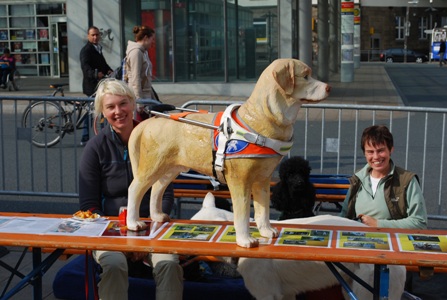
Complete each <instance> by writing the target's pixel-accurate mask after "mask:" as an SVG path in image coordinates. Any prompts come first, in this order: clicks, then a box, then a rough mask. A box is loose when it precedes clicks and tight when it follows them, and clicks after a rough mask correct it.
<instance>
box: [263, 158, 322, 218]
mask: <svg viewBox="0 0 447 300" xmlns="http://www.w3.org/2000/svg"><path fill="white" fill-rule="evenodd" d="M311 170H312V169H311V167H310V166H309V162H308V161H307V160H305V159H303V158H302V157H299V156H294V157H291V158H289V159H286V160H284V161H283V162H281V164H280V166H279V179H280V181H279V182H278V183H277V184H276V185H275V186H274V187H273V188H272V198H271V201H272V206H273V208H275V209H276V210H277V211H280V212H281V215H280V216H279V220H286V219H293V218H305V217H312V216H314V213H313V208H314V205H315V188H314V186H313V184H312V183H311V182H310V179H309V177H310V171H311Z"/></svg>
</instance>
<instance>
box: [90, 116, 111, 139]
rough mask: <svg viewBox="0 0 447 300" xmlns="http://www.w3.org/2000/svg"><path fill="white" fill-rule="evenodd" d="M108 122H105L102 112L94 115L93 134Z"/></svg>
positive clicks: (96, 133)
mask: <svg viewBox="0 0 447 300" xmlns="http://www.w3.org/2000/svg"><path fill="white" fill-rule="evenodd" d="M108 124H109V123H108V122H107V119H106V118H104V116H103V114H100V115H97V116H95V120H94V122H93V132H94V133H95V135H98V133H99V132H100V131H101V130H102V129H103V128H104V127H105V126H107V125H108Z"/></svg>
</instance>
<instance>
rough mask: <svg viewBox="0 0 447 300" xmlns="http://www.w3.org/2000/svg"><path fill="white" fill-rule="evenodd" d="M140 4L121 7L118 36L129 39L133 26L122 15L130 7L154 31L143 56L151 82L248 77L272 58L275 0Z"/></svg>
mask: <svg viewBox="0 0 447 300" xmlns="http://www.w3.org/2000/svg"><path fill="white" fill-rule="evenodd" d="M253 3H255V4H256V5H253ZM260 3H261V4H264V5H265V6H259V4H260ZM140 5H141V6H140V7H136V8H129V9H128V10H127V11H126V7H125V5H123V7H122V8H123V10H124V16H125V17H124V27H125V28H126V30H125V39H124V40H126V41H127V40H132V39H133V36H132V35H130V34H129V33H131V32H132V27H133V26H134V25H136V24H135V20H132V21H129V22H128V21H127V20H131V19H132V18H127V17H126V15H130V14H132V13H135V12H136V13H137V14H139V17H140V18H141V25H146V26H149V27H152V28H153V29H154V30H155V32H156V46H155V47H154V48H152V49H151V50H150V53H149V55H150V58H151V61H152V62H153V65H154V72H153V73H154V75H155V76H156V80H157V81H162V82H191V81H194V82H197V81H200V82H204V81H205V82H206V81H213V82H237V81H242V82H243V81H254V80H255V79H257V78H258V77H259V75H260V73H261V72H262V70H264V69H265V67H266V66H267V65H268V64H269V63H270V62H271V61H273V60H274V59H276V58H277V57H278V18H277V1H276V0H274V1H262V2H259V1H248V0H245V1H238V0H233V1H228V0H227V1H216V0H176V1H169V0H159V1H152V0H151V1H149V0H142V1H141V3H140Z"/></svg>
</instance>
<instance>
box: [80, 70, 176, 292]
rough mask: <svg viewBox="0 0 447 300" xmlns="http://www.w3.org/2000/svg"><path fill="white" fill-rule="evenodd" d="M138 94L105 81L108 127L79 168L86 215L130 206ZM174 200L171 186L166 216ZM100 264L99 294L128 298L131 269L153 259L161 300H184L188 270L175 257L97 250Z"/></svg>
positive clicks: (144, 208)
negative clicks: (131, 139)
mask: <svg viewBox="0 0 447 300" xmlns="http://www.w3.org/2000/svg"><path fill="white" fill-rule="evenodd" d="M134 111H135V95H134V92H133V91H132V89H131V88H130V87H129V86H128V85H127V84H126V83H125V82H123V81H121V80H116V79H112V78H109V79H104V80H102V81H101V82H100V84H99V86H98V90H97V92H96V98H95V113H96V114H98V115H99V114H103V115H104V117H105V118H106V119H107V123H108V124H109V125H108V126H106V127H104V128H103V129H102V130H101V132H99V133H98V135H95V136H94V137H93V138H92V139H90V141H89V142H88V143H87V144H86V146H85V149H84V151H83V153H82V157H81V162H80V165H79V205H80V209H81V210H83V211H87V210H89V211H91V212H92V213H97V214H99V215H101V216H118V215H119V210H120V207H122V206H127V192H128V187H129V185H130V183H131V182H132V180H133V174H132V166H131V164H130V159H129V155H128V153H127V151H128V146H127V144H128V141H129V137H130V134H131V132H132V130H133V129H134V127H135V126H137V125H138V121H135V120H134V119H133V114H134ZM149 200H150V190H149V191H148V192H146V194H145V195H144V196H143V200H142V201H141V206H140V216H142V217H148V216H149ZM173 202H174V190H173V186H172V184H171V185H169V186H168V187H167V188H166V191H165V192H164V194H163V212H165V213H167V214H169V213H170V211H171V209H172V205H173ZM93 258H94V259H95V261H96V262H97V263H98V264H100V265H101V269H102V272H101V281H100V282H99V283H98V293H99V297H100V298H101V299H107V300H115V299H116V300H126V299H128V288H129V280H128V276H129V271H131V269H129V265H130V266H132V265H133V264H134V263H135V262H139V263H140V264H143V261H144V260H146V259H148V261H149V263H150V264H151V266H152V273H153V276H154V279H155V282H156V298H155V299H157V300H164V299H170V300H181V299H182V296H183V269H182V267H181V266H180V265H179V259H178V256H177V255H174V254H163V253H153V254H149V253H139V252H126V253H123V252H117V251H99V250H98V251H93Z"/></svg>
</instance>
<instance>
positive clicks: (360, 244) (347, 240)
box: [337, 231, 393, 251]
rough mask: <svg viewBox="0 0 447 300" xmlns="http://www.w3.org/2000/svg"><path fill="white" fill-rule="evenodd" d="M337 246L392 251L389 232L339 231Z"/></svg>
mask: <svg viewBox="0 0 447 300" xmlns="http://www.w3.org/2000/svg"><path fill="white" fill-rule="evenodd" d="M337 248H342V249H343V248H350V249H359V250H387V251H392V250H393V246H392V245H391V243H390V234H389V233H384V232H364V231H339V232H338V235H337Z"/></svg>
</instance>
